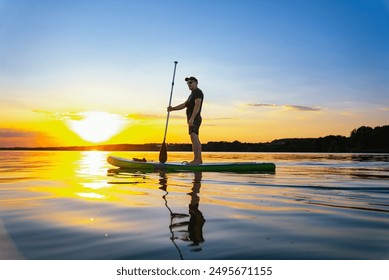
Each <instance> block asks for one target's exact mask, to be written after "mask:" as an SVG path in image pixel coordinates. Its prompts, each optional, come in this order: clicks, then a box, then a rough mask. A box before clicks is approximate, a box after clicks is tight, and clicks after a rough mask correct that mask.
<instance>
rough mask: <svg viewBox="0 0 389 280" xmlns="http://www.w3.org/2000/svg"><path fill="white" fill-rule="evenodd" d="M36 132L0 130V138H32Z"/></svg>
mask: <svg viewBox="0 0 389 280" xmlns="http://www.w3.org/2000/svg"><path fill="white" fill-rule="evenodd" d="M36 135H37V132H33V131H23V130H18V129H7V128H0V138H19V137H33V136H36Z"/></svg>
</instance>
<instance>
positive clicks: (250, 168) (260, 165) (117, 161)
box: [107, 156, 276, 172]
mask: <svg viewBox="0 0 389 280" xmlns="http://www.w3.org/2000/svg"><path fill="white" fill-rule="evenodd" d="M107 161H108V163H110V164H112V165H113V166H116V167H120V168H123V169H131V170H137V171H144V172H155V171H167V172H180V171H203V172H255V171H264V172H274V171H275V170H276V165H275V164H274V163H270V162H228V163H224V162H223V163H204V164H198V165H190V164H184V163H160V162H154V161H138V160H131V159H125V158H120V157H115V156H109V157H108V158H107Z"/></svg>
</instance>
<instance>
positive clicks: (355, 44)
mask: <svg viewBox="0 0 389 280" xmlns="http://www.w3.org/2000/svg"><path fill="white" fill-rule="evenodd" d="M174 60H178V61H179V64H178V68H177V76H176V79H177V80H176V84H175V89H174V96H173V103H174V104H177V103H180V102H182V101H184V100H185V99H186V97H187V95H188V90H187V87H186V85H185V83H184V81H183V79H184V77H186V76H189V75H194V76H196V77H198V79H199V82H200V83H199V87H200V88H201V89H203V91H204V93H205V101H206V103H205V105H206V106H205V107H204V113H203V117H204V118H205V119H206V120H208V122H206V123H204V134H203V137H204V139H205V140H209V141H211V140H234V139H235V138H238V136H239V135H238V136H237V131H239V133H240V136H241V139H238V140H242V141H246V140H247V141H268V140H272V139H276V138H282V137H319V136H325V135H328V134H341V135H346V136H347V135H348V134H349V132H350V131H351V130H352V129H354V128H357V127H359V126H361V125H368V126H378V125H384V124H387V120H388V119H389V90H388V89H389V1H380V0H349V1H346V0H337V1H326V0H315V1H302V0H293V1H292V0H271V1H270V0H267V1H265V0H262V1H251V0H250V1H246V0H239V1H232V0H227V1H221V0H220V1H218V0H214V1H147V0H146V1H115V0H113V1H88V0H83V1H82V0H80V1H73V0H69V1H65V0H63V1H49V0H35V1H27V0H14V1H4V0H0V65H1V67H0V102H1V104H2V105H1V107H2V110H3V112H5V113H4V115H5V116H6V117H5V118H3V119H4V120H3V122H2V123H0V129H2V130H3V131H5V130H7V131H10V133H11V132H12V131H11V130H18V129H19V130H20V129H22V128H23V130H26V129H27V130H28V129H31V130H33V123H34V122H35V123H36V124H38V123H39V122H42V121H44V120H45V119H46V121H49V120H48V118H53V116H58V114H67V113H72V114H74V113H81V112H86V111H105V112H110V113H115V114H122V115H125V114H128V115H127V117H128V116H134V115H137V116H138V120H137V121H134V120H130V117H128V121H129V123H131V124H130V125H128V127H127V129H126V130H124V131H123V133H127V135H128V134H131V129H133V130H134V131H135V127H136V126H138V129H140V128H143V130H147V128H148V127H149V128H150V133H149V134H150V135H149V137H144V138H142V139H134V142H137V141H148V140H150V139H152V138H153V133H156V131H158V129H160V130H162V131H163V126H164V118H165V117H166V106H167V102H168V97H169V96H168V95H169V93H170V85H171V76H172V71H173V66H174V64H173V61H174ZM42 112H48V114H42ZM142 116H143V119H142ZM179 116H180V115H179V113H175V115H174V116H173V123H172V127H173V128H172V135H173V136H172V137H173V139H177V141H178V142H187V141H188V138H187V135H186V129H185V128H183V127H184V125H185V123H184V121H183V120H182V119H180V117H179ZM152 117H154V118H155V120H154V122H153V123H150V118H152ZM25 118H27V119H28V121H29V122H30V123H31V125H30V128H28V126H27V125H25V124H22V123H21V122H22V121H23V119H25ZM174 118H176V119H174ZM146 120H147V121H146ZM151 127H154V128H155V130H153V129H151ZM253 127H255V129H257V130H258V131H261V132H260V133H259V132H258V133H253ZM230 128H231V132H230V133H229V129H230ZM45 133H49V132H45ZM144 133H145V134H147V133H146V132H144ZM161 133H162V132H161ZM150 141H151V140H150ZM129 142H131V140H129ZM0 144H1V143H0Z"/></svg>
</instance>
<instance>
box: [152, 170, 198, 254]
mask: <svg viewBox="0 0 389 280" xmlns="http://www.w3.org/2000/svg"><path fill="white" fill-rule="evenodd" d="M160 176H161V179H160V180H159V181H160V185H161V187H160V189H161V190H163V191H165V192H166V194H165V195H163V196H162V198H163V199H164V200H165V206H166V208H167V209H168V210H169V212H170V225H169V229H170V232H171V237H170V239H171V240H172V242H173V244H174V246H175V247H176V248H177V250H178V252H179V254H180V257H181V259H183V257H182V254H181V251H180V249H179V247H178V246H177V244H176V243H175V241H176V240H177V239H180V240H182V241H186V242H191V244H189V246H191V247H192V249H191V251H201V250H202V248H201V243H203V242H204V237H203V226H204V223H205V219H204V216H203V214H202V213H201V211H200V210H199V205H200V197H199V195H198V194H199V193H200V188H201V179H202V172H195V173H194V179H193V187H192V189H191V192H189V193H188V195H189V196H190V197H191V200H190V203H189V205H188V208H189V215H188V214H183V213H174V212H173V211H172V210H171V208H170V207H169V205H168V197H167V196H168V194H169V192H168V191H167V187H168V184H167V176H166V173H161V174H160ZM188 218H189V221H188ZM178 235H179V236H178Z"/></svg>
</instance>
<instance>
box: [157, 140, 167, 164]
mask: <svg viewBox="0 0 389 280" xmlns="http://www.w3.org/2000/svg"><path fill="white" fill-rule="evenodd" d="M166 161H167V149H166V144H165V142H163V143H162V146H161V150H160V151H159V162H160V163H165V162H166Z"/></svg>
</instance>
